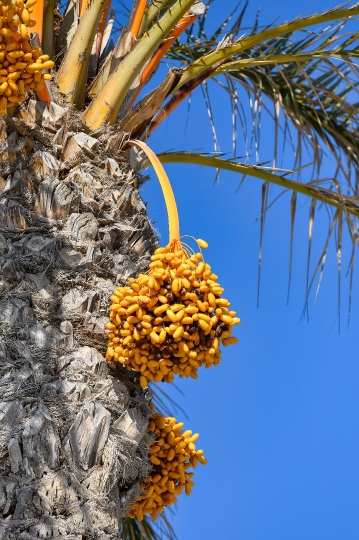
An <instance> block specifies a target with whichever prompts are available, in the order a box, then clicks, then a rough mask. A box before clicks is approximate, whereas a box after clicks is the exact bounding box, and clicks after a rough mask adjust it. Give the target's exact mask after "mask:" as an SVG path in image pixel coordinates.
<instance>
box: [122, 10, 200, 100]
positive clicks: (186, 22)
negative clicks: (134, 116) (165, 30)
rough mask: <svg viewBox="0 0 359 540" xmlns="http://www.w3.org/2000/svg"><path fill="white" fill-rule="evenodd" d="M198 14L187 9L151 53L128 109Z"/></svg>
mask: <svg viewBox="0 0 359 540" xmlns="http://www.w3.org/2000/svg"><path fill="white" fill-rule="evenodd" d="M199 15H200V14H199V13H198V14H197V15H195V14H194V15H191V14H190V12H189V11H187V13H186V14H185V15H184V17H182V19H181V20H180V21H179V23H178V25H177V26H176V28H174V29H173V30H172V32H171V33H170V34H169V35H168V37H167V39H166V41H164V42H163V43H162V45H160V47H159V48H158V49H157V51H156V52H155V54H154V55H153V57H152V58H151V60H150V61H149V63H148V64H147V66H146V67H145V69H144V70H143V73H142V75H141V77H140V84H139V85H138V88H137V90H136V93H135V94H134V96H133V98H132V100H131V103H130V104H129V106H128V109H127V110H129V109H130V108H131V107H132V105H133V104H134V102H135V101H136V99H137V96H138V95H139V93H140V92H141V90H142V88H143V87H144V85H145V84H146V83H147V81H148V80H149V78H150V77H151V75H152V73H153V72H154V71H155V70H156V69H157V67H158V66H159V64H160V62H161V60H162V58H163V57H164V55H165V54H166V52H167V51H168V49H169V48H170V47H171V45H172V44H173V43H174V42H175V41H176V39H177V38H178V37H179V36H180V35H181V34H182V32H184V31H185V30H186V28H188V27H189V26H190V25H191V24H192V23H193V22H194V21H195V20H196V19H198V17H199Z"/></svg>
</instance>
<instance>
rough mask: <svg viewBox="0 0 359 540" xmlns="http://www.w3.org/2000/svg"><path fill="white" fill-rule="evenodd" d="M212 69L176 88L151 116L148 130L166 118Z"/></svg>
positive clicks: (154, 127)
mask: <svg viewBox="0 0 359 540" xmlns="http://www.w3.org/2000/svg"><path fill="white" fill-rule="evenodd" d="M214 69H215V68H211V69H210V70H207V71H205V72H204V73H202V74H201V76H200V77H197V78H196V79H192V80H191V81H189V82H188V83H187V84H184V85H183V86H182V88H180V89H179V90H177V92H176V93H175V94H174V95H173V96H172V97H171V98H170V99H169V100H168V101H167V103H165V104H164V106H163V107H162V108H161V109H160V110H159V111H158V112H157V113H156V114H155V116H154V117H153V118H152V120H151V123H150V126H149V132H150V133H152V131H154V130H155V129H156V127H158V126H159V125H160V124H161V122H163V120H164V119H165V118H167V116H168V115H169V114H171V112H172V111H173V110H174V109H175V108H176V107H178V105H179V104H180V103H182V101H183V100H184V99H186V97H187V96H189V95H190V93H191V92H193V90H194V89H195V88H197V86H199V85H200V84H201V83H202V82H203V81H204V80H205V79H207V78H208V77H209V76H210V74H211V73H212V72H213V71H214Z"/></svg>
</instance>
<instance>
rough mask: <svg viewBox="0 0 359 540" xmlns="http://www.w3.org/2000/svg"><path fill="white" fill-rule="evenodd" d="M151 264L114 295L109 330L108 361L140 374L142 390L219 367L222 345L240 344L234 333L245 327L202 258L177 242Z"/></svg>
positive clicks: (160, 250) (162, 249)
mask: <svg viewBox="0 0 359 540" xmlns="http://www.w3.org/2000/svg"><path fill="white" fill-rule="evenodd" d="M197 242H198V244H199V246H200V247H206V246H207V243H206V242H204V241H203V240H197ZM151 260H152V262H151V263H150V265H149V272H148V273H147V274H140V275H139V276H138V277H137V278H136V279H134V278H131V279H129V285H128V286H126V287H118V288H117V289H116V290H115V292H114V294H113V295H112V296H111V301H112V302H113V303H112V305H111V306H110V308H109V310H110V322H109V323H108V324H107V325H106V328H107V331H108V334H107V335H108V338H109V343H108V349H107V353H106V357H107V359H108V360H115V361H117V362H120V363H121V364H123V365H124V366H125V367H127V369H129V370H132V369H134V370H136V371H139V372H140V373H141V378H140V384H141V386H142V388H146V387H147V385H148V381H155V382H160V381H162V380H164V381H166V382H169V383H170V382H172V381H173V379H174V376H175V374H178V375H179V376H180V377H193V378H194V379H196V378H197V369H198V368H199V367H200V366H203V365H204V366H205V367H207V368H209V367H211V366H212V365H218V364H219V362H220V360H221V353H220V349H219V346H220V345H221V343H223V345H230V344H234V343H237V339H236V338H234V337H232V336H231V333H232V329H233V326H234V325H235V324H238V323H239V322H240V319H239V318H238V317H236V312H235V311H232V310H231V309H230V303H229V301H228V300H226V299H225V298H222V294H223V291H224V289H223V288H222V287H221V286H220V285H219V283H218V281H217V280H218V276H216V274H214V273H213V272H212V270H211V267H210V265H209V264H208V263H206V262H205V261H204V260H203V256H202V253H193V254H190V253H189V252H188V251H186V250H185V249H184V248H183V246H182V244H180V243H179V242H178V241H176V242H172V243H170V244H169V245H168V246H167V247H164V248H159V249H157V250H156V251H155V253H154V255H153V256H152V257H151Z"/></svg>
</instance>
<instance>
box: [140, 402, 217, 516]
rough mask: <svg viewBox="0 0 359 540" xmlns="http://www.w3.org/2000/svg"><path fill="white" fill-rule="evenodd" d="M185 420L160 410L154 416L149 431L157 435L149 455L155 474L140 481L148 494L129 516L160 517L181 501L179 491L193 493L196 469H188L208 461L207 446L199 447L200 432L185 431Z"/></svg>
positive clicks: (141, 498)
mask: <svg viewBox="0 0 359 540" xmlns="http://www.w3.org/2000/svg"><path fill="white" fill-rule="evenodd" d="M182 428H183V422H177V420H176V419H175V418H173V417H168V418H165V417H164V416H163V415H162V414H159V413H156V414H154V415H153V416H152V417H151V419H150V425H149V431H151V432H153V433H154V435H155V436H156V441H155V443H154V444H153V445H152V446H151V447H150V451H149V458H150V460H151V461H152V463H153V470H152V474H151V476H149V477H148V478H146V479H145V480H144V481H143V482H141V483H140V485H139V487H140V488H141V489H142V490H143V491H144V494H143V495H142V496H141V497H140V499H138V500H137V502H136V503H135V506H134V507H133V508H132V511H131V512H130V514H129V516H130V517H132V518H134V517H137V518H138V519H139V520H140V521H142V519H143V516H144V515H145V514H150V515H151V517H152V519H157V514H158V513H160V512H163V510H164V507H165V506H170V505H171V504H173V503H176V502H177V498H176V495H180V494H181V493H182V491H183V490H185V493H186V495H190V494H191V491H192V486H193V485H194V482H193V481H192V477H193V475H194V473H193V472H188V469H190V468H191V467H197V464H198V463H202V464H203V465H206V464H207V460H206V458H205V457H204V455H203V450H196V447H195V444H194V443H195V441H196V440H197V439H198V437H199V434H198V433H195V434H194V435H192V431H191V430H187V431H185V432H183V433H182V431H181V430H182Z"/></svg>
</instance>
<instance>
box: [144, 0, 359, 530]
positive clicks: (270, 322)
mask: <svg viewBox="0 0 359 540" xmlns="http://www.w3.org/2000/svg"><path fill="white" fill-rule="evenodd" d="M235 4H236V2H235V1H232V0H225V1H223V0H222V1H221V0H217V1H216V2H214V3H213V4H212V6H211V12H212V15H211V19H210V21H211V24H212V26H214V25H216V24H218V22H219V21H220V20H222V19H223V18H224V17H225V16H226V15H227V14H228V13H229V12H230V11H231V9H233V7H234V6H235ZM335 5H336V2H333V1H332V0H327V1H325V2H324V0H315V1H314V2H313V1H309V0H302V2H300V3H293V2H284V1H283V0H279V1H278V0H277V1H276V2H270V3H268V2H267V3H266V2H262V3H259V0H251V5H250V7H249V8H248V15H247V17H246V19H245V21H244V25H247V24H248V25H250V24H252V22H253V20H254V16H255V12H256V9H257V7H260V23H261V24H268V23H271V22H273V20H275V19H277V18H278V20H280V21H283V22H284V21H285V20H288V19H290V18H292V17H295V16H297V15H300V14H303V13H305V12H307V11H308V12H311V13H313V12H316V11H319V10H322V9H327V8H330V7H334V6H335ZM353 24H354V23H353ZM210 92H211V98H212V105H213V109H214V117H215V122H216V126H217V130H218V138H219V143H220V148H221V150H222V151H224V152H230V151H231V133H230V130H231V117H230V109H229V107H228V100H227V98H226V97H225V96H224V94H223V93H222V92H220V91H219V90H218V88H216V86H215V85H214V84H213V83H210ZM244 106H246V104H245V103H244ZM186 117H187V104H183V105H182V107H180V108H179V109H178V110H177V111H176V112H175V113H174V114H173V115H171V117H170V118H169V119H168V120H167V121H165V122H163V124H162V125H161V126H160V128H159V129H158V130H157V131H156V132H155V133H154V135H153V136H152V137H151V139H150V140H149V144H150V145H151V146H152V148H153V149H154V150H155V151H156V152H162V151H165V150H170V149H176V150H184V149H202V150H203V151H212V150H213V141H212V137H211V128H210V124H209V121H208V118H207V115H206V109H205V106H204V103H203V98H202V94H201V91H200V90H199V89H198V90H197V91H196V93H195V94H194V96H193V98H192V103H191V110H190V116H189V119H188V124H187V127H186ZM261 144H262V151H263V156H264V158H265V159H266V158H267V157H268V156H270V155H271V153H272V151H273V131H272V130H271V129H270V124H269V123H265V122H264V125H263V132H262V143H261ZM241 145H242V147H241ZM237 153H238V155H241V154H244V146H243V143H242V139H241V138H240V137H239V141H238V152H237ZM333 169H334V163H333V162H332V161H330V159H325V160H324V169H323V174H324V175H328V176H329V175H330V174H332V172H333ZM166 170H167V172H168V174H169V176H170V178H171V181H172V183H173V189H174V191H175V195H176V198H177V203H178V207H179V212H180V217H181V231H182V233H183V234H191V235H194V236H196V237H199V238H204V239H206V240H207V241H208V242H209V249H208V250H207V261H208V262H209V263H210V264H212V268H213V270H214V272H215V273H217V274H218V275H219V281H220V283H221V284H222V286H224V287H225V296H226V297H227V298H228V299H229V300H230V301H231V303H232V305H233V307H234V309H236V310H237V312H238V314H239V316H240V317H241V318H242V323H241V325H240V326H239V327H237V330H236V335H237V336H238V338H239V344H238V345H236V346H232V347H229V348H226V349H224V351H223V361H222V363H221V365H220V366H219V367H217V368H216V367H213V368H211V369H210V370H205V369H204V368H202V370H201V371H199V378H198V380H196V381H194V380H192V379H191V380H178V381H176V382H177V384H178V386H179V388H180V390H181V392H183V395H182V394H181V393H179V392H178V391H177V390H176V389H175V388H174V387H171V388H168V387H166V388H165V390H166V391H168V392H169V393H170V394H171V396H172V397H173V398H174V399H175V400H176V401H177V402H178V403H179V404H180V405H181V406H182V407H183V408H184V409H185V411H186V413H187V415H188V417H189V419H188V420H186V419H185V418H183V415H181V414H177V417H178V418H179V419H181V420H185V427H186V429H192V430H193V431H194V432H197V431H198V432H200V434H201V437H200V440H199V443H200V447H202V448H203V449H204V450H205V455H206V456H207V458H208V460H209V464H208V465H207V466H206V467H199V468H198V469H197V470H196V474H195V478H194V480H195V483H196V485H195V487H194V489H193V493H192V495H191V497H185V496H182V497H181V498H180V502H179V505H178V508H177V510H176V515H175V517H174V520H173V523H174V527H175V530H176V532H177V535H178V538H179V540H199V539H200V540H202V539H206V540H212V539H213V540H214V539H222V538H226V539H227V538H233V539H238V540H289V539H290V540H323V539H325V540H357V539H358V538H359V465H358V455H359V432H358V416H359V392H358V384H359V362H358V354H357V352H356V351H357V349H358V337H357V336H358V324H359V297H358V286H357V280H358V269H356V270H355V274H354V289H353V311H352V317H351V323H350V327H349V329H348V328H347V324H346V320H347V309H348V300H347V296H348V295H347V291H348V280H347V279H346V278H345V271H344V272H343V275H342V289H343V291H342V306H341V314H342V326H341V332H340V334H339V332H338V321H337V266H336V258H335V250H334V244H332V245H331V246H330V249H329V254H328V262H327V268H326V271H325V273H324V277H323V283H322V287H321V290H320V293H319V297H318V300H317V303H316V304H315V305H314V296H313V295H312V297H311V300H310V304H309V321H308V320H306V319H305V320H302V319H301V315H302V311H303V307H304V302H305V276H306V256H307V247H308V240H307V238H308V212H309V203H308V201H306V200H305V199H304V197H300V198H299V204H298V219H297V223H296V230H295V249H294V261H293V265H294V270H293V280H292V290H291V297H290V302H289V305H287V301H286V295H287V282H288V265H289V233H290V210H289V204H290V195H289V194H287V195H284V196H283V197H281V198H280V199H279V200H278V201H277V202H276V204H275V205H274V206H273V207H272V208H271V209H270V211H269V213H268V216H267V223H266V231H265V238H264V252H263V268H262V284H261V300H260V306H259V308H257V268H258V267H257V263H258V247H259V221H257V218H258V216H259V214H260V204H261V182H260V181H259V180H257V179H250V178H247V180H246V181H245V183H244V185H243V186H242V188H241V190H240V191H239V192H238V193H236V189H237V187H238V183H239V178H238V177H237V176H236V175H235V174H233V173H226V172H224V173H222V174H221V177H220V180H219V182H217V183H214V179H215V174H214V171H213V170H210V169H205V168H199V167H195V166H189V165H167V166H166ZM147 172H148V174H149V175H150V177H151V180H150V182H147V183H146V184H144V186H143V190H142V194H143V197H144V199H145V200H147V201H148V208H149V211H150V216H151V218H152V219H153V221H154V222H155V226H156V228H157V229H158V231H159V233H160V235H161V243H162V244H163V245H164V244H166V242H167V217H166V213H165V206H164V202H163V198H162V194H161V191H160V189H159V186H158V183H157V181H156V179H155V177H154V175H153V173H152V170H151V169H148V171H147ZM303 178H304V180H309V177H308V178H307V177H306V176H305V174H304V176H303ZM275 193H277V192H276V191H274V192H273V194H275ZM278 193H279V192H278ZM327 228H328V219H327V215H326V212H325V210H321V211H320V212H319V213H318V216H317V218H316V220H315V227H314V254H315V258H314V259H313V265H314V263H315V262H316V260H317V259H318V257H319V253H320V248H321V246H322V245H323V238H324V236H325V233H326V231H327ZM343 257H344V264H343V268H344V269H345V268H346V265H347V264H348V261H349V257H350V246H349V244H348V242H345V245H344V254H343ZM313 265H312V269H313Z"/></svg>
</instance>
